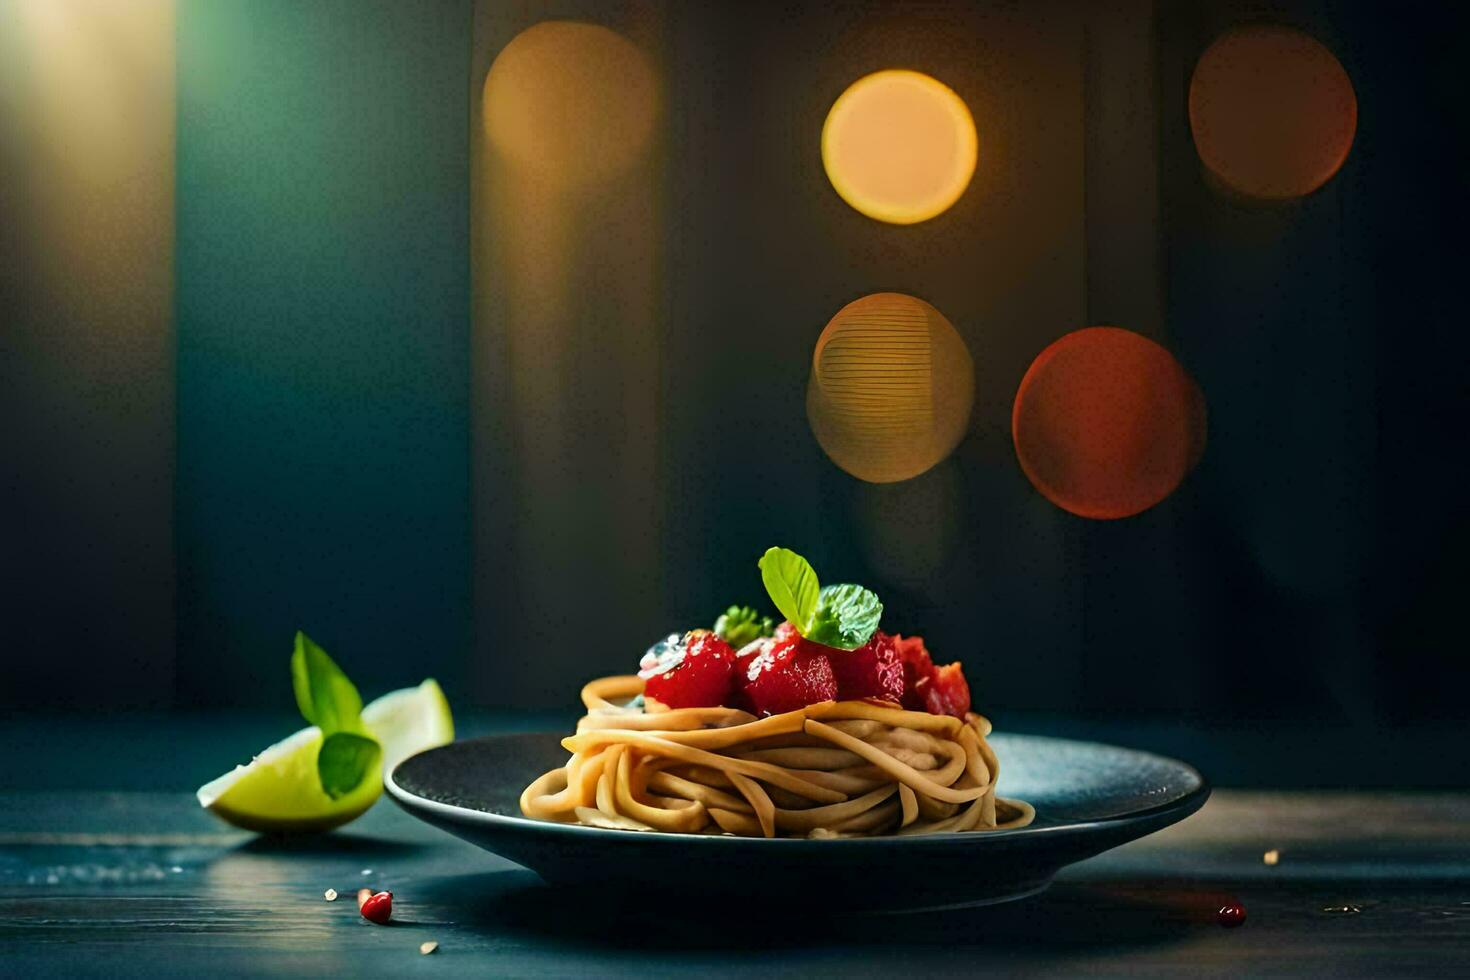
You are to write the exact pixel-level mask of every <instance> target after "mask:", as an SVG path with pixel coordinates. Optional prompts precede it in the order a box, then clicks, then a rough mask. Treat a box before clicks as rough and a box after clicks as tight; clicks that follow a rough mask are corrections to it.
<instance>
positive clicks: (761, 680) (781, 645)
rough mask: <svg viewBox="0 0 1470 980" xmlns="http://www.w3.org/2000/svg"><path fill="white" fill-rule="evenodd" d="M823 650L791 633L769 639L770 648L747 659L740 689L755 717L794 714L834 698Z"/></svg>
mask: <svg viewBox="0 0 1470 980" xmlns="http://www.w3.org/2000/svg"><path fill="white" fill-rule="evenodd" d="M822 649H823V648H821V647H817V646H815V645H808V644H805V643H803V642H802V639H801V637H799V636H797V635H796V632H795V631H794V630H792V631H789V632H787V633H785V634H784V635H778V636H777V637H772V639H771V642H770V643H769V645H763V649H762V650H761V652H760V653H759V654H757V655H756V656H754V657H750V658H746V661H745V669H744V671H743V673H742V675H741V678H740V688H741V691H742V693H743V695H744V698H745V699H746V703H747V704H748V705H749V707H748V709H747V710H750V711H751V712H753V713H754V714H757V715H762V716H764V715H778V714H782V713H784V712H787V711H796V710H797V709H798V708H805V707H806V706H807V705H809V704H816V703H818V702H820V701H833V700H836V698H837V679H836V677H835V676H833V673H832V662H831V661H830V660H829V659H828V658H827V655H826V654H825V653H822V652H821V650H822Z"/></svg>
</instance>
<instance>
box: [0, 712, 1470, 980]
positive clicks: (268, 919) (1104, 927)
mask: <svg viewBox="0 0 1470 980" xmlns="http://www.w3.org/2000/svg"><path fill="white" fill-rule="evenodd" d="M53 724H59V723H53ZM128 724H129V725H131V726H132V727H131V728H128V730H127V731H125V732H120V733H118V735H119V737H118V738H116V739H114V741H115V742H116V747H114V748H112V749H104V748H101V747H100V746H101V743H100V742H99V741H98V739H97V738H96V737H95V733H92V732H90V731H85V732H78V731H76V730H72V732H71V734H70V735H68V733H67V732H66V731H63V730H60V729H55V728H53V729H51V730H49V731H43V732H41V733H39V734H36V733H35V732H34V729H33V727H27V728H25V729H24V732H25V733H29V734H24V733H22V730H21V729H20V727H19V726H18V725H17V724H16V723H14V722H12V723H9V724H8V725H6V726H0V733H3V734H4V735H5V736H6V741H5V744H6V746H7V749H8V750H9V751H10V753H11V756H10V758H9V759H8V760H7V761H5V762H4V763H3V764H0V776H3V777H4V778H3V779H0V787H3V788H0V976H16V977H21V976H24V977H75V976H93V975H105V976H138V977H143V976H147V977H156V976H202V975H208V976H215V977H219V976H234V975H260V974H269V975H271V976H303V977H307V976H310V977H321V976H333V975H364V974H368V972H369V971H375V972H377V973H382V972H383V971H392V975H400V974H408V973H411V974H413V975H428V974H429V973H437V974H440V975H443V976H463V975H471V974H473V975H483V976H517V977H529V976H563V975H579V976H600V977H601V976H617V975H628V976H634V975H646V974H648V973H650V972H653V973H656V974H658V975H671V974H683V973H689V974H696V973H697V974H702V975H706V976H717V975H726V974H729V975H763V976H768V975H776V974H782V973H796V972H800V973H801V974H803V975H834V976H923V975H933V974H973V973H975V972H977V971H980V970H984V971H999V972H1001V973H1018V972H1024V973H1027V974H1032V975H1056V976H1068V977H1071V976H1078V975H1131V976H1138V975H1157V976H1178V975H1183V974H1187V973H1202V974H1204V975H1231V976H1248V975H1258V974H1261V973H1271V974H1281V973H1297V974H1305V975H1332V976H1336V977H1350V976H1365V977H1367V976H1373V977H1378V976H1404V975H1414V974H1424V975H1451V974H1454V973H1456V972H1459V971H1462V970H1463V969H1464V966H1465V964H1466V963H1470V794H1462V793H1413V794H1403V793H1342V792H1325V791H1324V792H1310V793H1309V792H1261V791H1239V790H1230V789H1221V790H1217V792H1216V793H1215V795H1214V797H1213V798H1212V799H1211V800H1210V802H1209V803H1208V804H1207V805H1206V807H1205V809H1204V810H1202V811H1201V812H1200V813H1199V814H1198V815H1196V816H1194V817H1192V818H1190V819H1189V820H1186V821H1185V822H1184V823H1182V824H1180V825H1178V826H1176V827H1173V828H1170V829H1169V830H1167V831H1164V832H1162V833H1160V834H1157V835H1155V836H1153V837H1150V838H1146V839H1145V840H1142V841H1139V842H1137V843H1135V844H1132V845H1129V846H1126V847H1123V848H1120V849H1119V850H1116V851H1113V852H1111V853H1109V854H1106V855H1103V856H1102V857H1100V858H1096V859H1094V860H1092V861H1089V862H1086V863H1084V864H1081V865H1078V866H1076V867H1074V868H1072V869H1069V870H1068V871H1066V872H1064V873H1063V875H1062V876H1061V877H1060V878H1059V879H1058V880H1057V883H1056V884H1055V885H1054V886H1053V887H1052V888H1051V889H1050V890H1049V891H1047V892H1045V893H1043V894H1042V895H1040V896H1038V897H1036V898H1033V899H1030V900H1027V901H1024V902H1018V903H1014V904H1011V905H1002V906H994V907H990V908H981V909H971V910H962V911H954V912H944V913H928V914H918V915H902V916H880V917H860V916H859V917H847V918H838V919H827V918H823V917H821V916H820V915H819V914H817V913H815V912H814V915H813V916H812V917H811V918H807V919H803V920H802V921H799V922H793V921H785V922H782V921H767V920H764V919H762V918H761V917H760V915H759V912H758V910H754V911H753V912H752V914H751V915H750V916H749V917H748V918H746V919H744V920H742V922H740V923H738V924H732V922H731V921H729V919H728V918H725V917H710V916H700V915H698V914H697V912H696V913H694V914H686V913H681V911H680V910H679V909H676V908H665V907H661V906H659V904H658V901H657V897H656V896H646V897H638V896H628V897H627V900H626V901H622V900H620V901H618V902H613V903H609V902H607V901H602V902H599V903H597V904H596V905H595V907H589V906H586V905H581V906H579V905H578V902H577V897H576V896H575V895H571V896H569V895H567V894H565V893H558V892H554V891H552V890H550V889H548V888H547V887H546V886H544V885H542V884H541V883H540V882H539V880H538V879H536V878H535V876H534V875H532V874H530V873H529V872H526V871H523V870H521V869H519V868H517V867H516V866H515V865H513V864H510V863H509V862H506V861H502V860H500V859H498V858H495V857H493V856H491V855H489V854H486V853H485V852H482V851H480V850H478V849H476V848H473V847H471V846H470V845H468V844H463V843H461V842H459V841H457V840H455V839H454V838H452V837H449V836H448V835H445V834H442V833H440V832H438V831H435V830H433V829H431V828H429V827H427V826H425V825H423V824H421V823H418V822H417V821H415V820H413V819H411V818H409V817H408V816H407V815H406V814H404V813H402V812H400V811H398V810H397V809H396V808H395V807H393V806H392V805H391V804H390V803H387V802H384V803H380V804H379V805H378V806H376V807H374V808H373V809H372V810H371V811H370V812H369V813H368V814H367V815H366V816H365V817H364V818H363V819H361V820H360V821H358V822H357V823H354V824H352V825H350V826H349V827H347V828H345V829H344V830H343V831H339V832H337V833H334V834H331V835H327V836H324V837H319V838H308V839H302V840H294V841H291V840H288V841H284V842H282V841H272V840H266V839H260V838H255V837H252V836H251V835H249V834H245V833H242V832H239V831H236V830H234V829H232V828H230V827H227V826H225V825H223V824H220V823H218V822H216V821H215V820H214V819H213V818H212V817H211V816H210V815H209V814H207V813H205V812H203V811H201V810H200V809H199V808H198V806H197V804H196V803H195V801H194V799H193V794H192V793H191V792H188V790H187V789H186V788H184V787H187V786H188V785H189V784H190V780H191V779H193V776H194V775H195V774H194V773H193V772H192V771H191V770H192V768H193V767H200V768H201V770H202V772H203V773H205V774H206V775H207V774H208V773H210V772H211V771H212V770H213V769H217V768H219V762H221V761H222V760H223V761H229V760H230V759H231V753H232V752H233V751H235V747H236V746H237V745H238V744H246V745H249V744H253V742H252V741H251V739H255V740H256V741H258V738H256V736H254V735H253V734H252V733H249V732H245V733H242V731H241V730H242V729H248V728H249V727H250V724H251V723H250V722H247V721H238V722H234V723H223V724H221V723H213V724H210V725H208V726H206V725H202V724H197V725H194V726H193V727H190V726H189V724H187V723H184V722H178V721H167V720H162V719H159V720H153V721H135V722H131V723H128ZM261 724H262V725H264V724H265V723H264V722H262V723H261ZM524 724H527V723H524V722H523V723H521V725H520V727H523V726H524ZM529 724H532V725H533V726H534V727H537V728H541V727H546V728H555V727H557V725H558V724H564V722H562V721H560V720H557V721H547V722H545V723H542V722H540V721H535V722H530V723H529ZM232 725H233V727H232ZM465 727H466V728H467V729H468V731H467V732H466V733H467V734H478V733H480V732H483V731H489V730H505V723H504V722H503V721H496V720H488V721H487V720H481V721H479V722H478V723H475V722H471V723H470V724H468V725H467V726H465ZM82 744H90V745H93V746H94V751H95V752H100V753H102V755H103V760H102V761H104V762H107V763H108V764H107V765H105V766H100V767H98V768H96V769H95V770H90V769H77V768H70V769H69V768H67V766H73V767H74V766H75V763H76V759H77V758H78V753H79V747H80V746H81V745H82ZM47 745H49V746H51V747H50V748H47V747H46V746H47ZM109 751H110V752H112V753H113V754H112V755H111V756H108V755H107V753H108V752H109ZM47 753H51V755H49V756H48V754H47ZM17 754H19V755H22V756H24V757H25V758H26V762H25V764H24V765H22V764H21V762H20V761H19V760H18V756H17ZM148 758H152V759H153V760H154V763H153V765H154V767H155V768H154V770H152V771H144V770H145V769H146V768H147V762H146V760H147V759H148ZM93 761H94V762H96V761H97V759H96V757H95V756H94V757H93ZM48 766H49V767H50V768H48ZM120 767H121V768H120ZM165 772H173V773H176V775H175V776H174V777H172V778H173V779H174V784H173V785H172V786H169V785H168V778H169V777H167V776H166V775H164V774H163V773H165ZM28 773H29V775H27V774H28ZM68 783H69V784H71V785H72V786H74V787H76V788H65V787H66V784H68ZM155 783H156V784H159V785H160V786H161V787H168V788H159V789H149V788H147V786H148V785H151V784H155ZM25 786H31V787H34V788H31V789H25V788H21V787H25ZM88 786H92V787H94V788H87V787H88ZM119 786H126V787H129V788H128V789H126V790H124V791H118V790H117V788H116V787H119ZM1269 851H1275V852H1276V854H1275V857H1274V863H1271V862H1270V859H1268V858H1267V857H1266V854H1267V852H1269ZM874 871H875V874H881V872H882V869H881V868H879V869H874ZM364 888H365V889H369V890H370V892H371V893H373V894H376V893H379V892H391V893H392V896H393V897H392V907H391V918H388V919H387V924H385V925H379V924H375V923H374V922H372V921H369V920H368V919H367V918H365V917H364V915H363V914H362V913H361V912H360V911H359V908H358V902H357V901H356V900H355V896H356V895H357V894H358V892H359V890H361V889H364ZM329 890H330V891H329ZM329 895H334V896H335V897H334V898H333V899H332V900H328V896H329Z"/></svg>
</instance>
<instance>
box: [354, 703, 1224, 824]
mask: <svg viewBox="0 0 1470 980" xmlns="http://www.w3.org/2000/svg"><path fill="white" fill-rule="evenodd" d="M1005 734H1007V735H1009V736H1015V737H1020V738H1028V739H1045V740H1047V741H1051V742H1063V743H1067V744H1069V745H1085V746H1090V747H1094V748H1102V749H1108V750H1111V751H1115V752H1118V751H1121V752H1127V753H1130V754H1132V755H1138V756H1146V757H1149V758H1152V759H1157V760H1159V761H1161V762H1164V763H1167V764H1169V765H1173V766H1177V767H1179V768H1181V769H1184V770H1186V771H1188V772H1189V773H1190V774H1191V775H1193V777H1194V778H1195V780H1197V781H1198V785H1197V786H1195V787H1194V788H1193V789H1191V790H1190V791H1189V792H1187V793H1185V794H1184V795H1183V796H1180V797H1178V798H1177V799H1173V800H1168V801H1165V802H1163V803H1156V804H1154V805H1153V806H1149V807H1144V808H1143V809H1141V810H1134V811H1130V812H1128V813H1120V814H1116V815H1113V816H1108V817H1097V818H1095V819H1091V820H1073V821H1068V822H1065V823H1056V824H1045V825H1042V826H1036V825H1035V824H1032V825H1030V826H1026V827H1014V828H1011V829H1009V830H990V831H985V832H982V833H976V832H974V831H940V832H938V833H933V834H917V835H911V836H907V837H899V836H896V835H894V834H885V835H881V836H876V837H839V838H834V839H831V840H820V841H814V840H813V839H812V838H809V837H770V838H766V837H740V836H736V835H733V834H675V833H668V832H665V831H657V830H654V831H627V830H610V829H607V828H604V827H588V826H584V825H582V824H573V823H557V822H554V821H551V820H537V819H535V818H533V817H527V816H511V815H508V814H504V813H492V812H490V811H489V810H476V809H473V808H471V807H466V806H458V805H456V804H452V803H441V802H440V801H438V800H431V799H429V798H428V797H424V796H419V795H418V794H417V793H413V792H410V791H409V790H407V789H404V788H403V787H402V786H399V785H398V781H397V779H396V778H395V777H396V776H397V775H398V770H399V769H400V768H401V767H402V766H403V765H405V764H406V763H407V762H409V760H411V759H416V758H418V757H419V756H424V755H429V754H431V753H434V752H439V751H443V750H445V749H452V748H454V747H455V746H465V745H470V744H473V743H475V742H489V741H494V740H498V739H510V738H528V737H531V738H534V737H537V736H539V737H543V738H557V739H558V740H559V739H562V738H565V737H567V736H566V735H565V734H563V733H560V732H550V731H531V732H505V733H501V734H498V735H497V734H491V735H478V736H476V737H474V738H467V739H458V740H456V741H453V742H450V743H448V744H446V745H439V746H435V747H434V748H431V749H425V750H424V751H422V752H416V753H414V754H413V755H411V756H408V757H407V758H405V759H402V760H400V761H399V762H398V764H397V765H395V766H394V767H393V770H392V771H391V772H389V773H387V774H386V775H385V776H384V777H383V787H384V788H385V789H386V790H387V791H388V795H389V796H390V797H392V798H393V802H394V803H396V804H397V805H398V806H399V807H400V808H401V809H403V810H405V811H407V812H408V813H409V814H411V815H413V816H416V817H417V816H421V814H420V813H419V812H415V811H418V810H422V811H426V812H428V813H432V814H435V815H438V816H441V817H443V818H444V819H445V820H446V822H449V823H458V824H464V823H466V822H467V821H468V822H470V823H477V824H482V825H483V824H489V825H491V826H495V827H500V828H503V829H506V830H509V831H516V832H526V831H529V832H533V833H545V834H551V835H568V834H570V835H572V837H573V838H574V839H576V838H589V837H590V839H591V840H599V839H600V840H609V841H613V840H616V841H623V842H631V841H640V842H641V841H659V840H662V841H666V842H668V843H670V844H672V843H675V842H683V843H692V842H694V841H724V842H726V843H725V844H721V845H705V844H698V845H695V846H701V847H703V846H748V845H749V844H751V843H752V842H755V841H759V842H760V845H759V846H763V847H772V846H788V847H789V846H792V845H800V846H810V845H813V844H817V845H819V846H822V847H833V846H839V847H881V846H893V845H895V844H897V845H909V846H912V845H914V844H915V843H919V842H923V843H925V844H951V845H952V844H955V843H958V842H970V843H976V842H979V841H995V840H1015V839H1017V838H1028V839H1036V838H1038V837H1042V836H1046V837H1053V836H1070V835H1073V834H1092V833H1096V832H1099V831H1103V830H1107V829H1109V828H1113V827H1121V826H1126V825H1128V824H1134V823H1139V822H1142V821H1147V820H1148V819H1150V818H1151V817H1156V816H1160V815H1162V814H1170V815H1172V814H1175V813H1178V814H1179V818H1178V819H1179V820H1183V819H1185V818H1187V817H1189V816H1191V815H1193V814H1194V813H1195V812H1197V811H1198V810H1199V809H1200V807H1202V806H1204V804H1205V802H1206V801H1207V800H1208V799H1209V798H1210V794H1211V792H1212V791H1213V787H1212V786H1211V785H1210V781H1209V780H1208V779H1206V778H1205V776H1204V774H1203V773H1201V772H1200V771H1199V770H1198V769H1197V768H1195V767H1194V766H1192V765H1190V764H1189V763H1187V762H1184V761H1182V760H1180V759H1176V758H1173V757H1172V756H1167V755H1162V754H1160V753H1157V752H1150V751H1148V750H1146V749H1130V748H1128V747H1127V746H1122V745H1113V744H1111V743H1108V742H1095V741H1091V740H1088V739H1074V738H1061V737H1059V736H1054V735H1032V734H1026V733H1021V732H1008V733H1005ZM1173 822H1177V821H1171V823H1173ZM653 846H664V845H653Z"/></svg>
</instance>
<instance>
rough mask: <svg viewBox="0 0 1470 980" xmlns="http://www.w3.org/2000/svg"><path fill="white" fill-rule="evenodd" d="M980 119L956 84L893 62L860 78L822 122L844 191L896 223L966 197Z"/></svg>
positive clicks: (831, 172) (827, 156)
mask: <svg viewBox="0 0 1470 980" xmlns="http://www.w3.org/2000/svg"><path fill="white" fill-rule="evenodd" d="M976 145H977V140H976V137H975V121H974V120H973V119H972V118H970V110H969V109H968V108H966V106H965V103H964V100H963V99H961V98H960V97H959V96H958V95H956V94H955V93H954V91H953V90H952V89H950V88H949V86H947V85H945V84H944V83H943V82H940V81H938V80H937V79H934V78H931V77H929V76H928V75H924V74H921V73H919V72H916V71H902V70H896V69H891V70H888V71H880V72H875V73H873V74H871V75H868V76H866V77H864V78H860V79H858V80H857V81H856V82H853V83H852V85H850V86H848V88H847V91H845V92H843V93H842V94H841V95H840V96H838V98H837V101H836V102H834V103H832V109H831V111H830V112H828V113H827V122H826V124H825V125H824V126H823V127H822V165H823V166H824V167H826V168H827V177H828V179H829V180H831V181H832V186H833V187H835V188H836V189H837V193H838V194H841V195H842V199H843V200H844V201H846V202H847V203H848V204H851V205H852V206H853V207H854V208H856V209H857V210H859V211H861V212H862V213H863V214H865V215H867V216H868V217H870V218H877V219H878V220H879V221H887V222H890V223H892V224H896V225H909V224H914V223H915V222H919V221H925V220H927V219H929V218H932V217H934V216H935V215H937V214H940V213H941V212H943V211H945V210H946V209H947V208H949V206H950V205H952V204H954V202H955V201H957V200H958V199H959V196H960V195H961V194H963V193H964V192H965V188H966V187H967V186H969V183H970V178H971V177H972V176H974V173H975V156H976Z"/></svg>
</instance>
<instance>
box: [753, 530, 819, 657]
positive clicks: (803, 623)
mask: <svg viewBox="0 0 1470 980" xmlns="http://www.w3.org/2000/svg"><path fill="white" fill-rule="evenodd" d="M760 570H761V581H762V582H763V583H765V586H766V594H767V595H769V596H770V597H771V602H773V603H775V605H776V608H777V609H779V610H780V611H781V615H783V616H785V617H786V618H787V619H789V620H791V623H792V625H794V626H795V627H796V629H797V632H799V633H801V635H803V636H805V635H806V628H807V626H809V625H810V624H811V620H812V615H813V614H814V613H815V612H816V611H817V596H818V593H819V592H820V591H821V584H820V583H819V582H818V581H817V573H816V570H815V569H813V568H812V566H811V565H810V564H809V563H808V562H807V560H806V559H805V558H803V557H801V556H800V555H798V554H797V553H796V552H794V551H792V550H790V549H789V548H767V549H766V553H765V554H764V555H762V556H761V560H760Z"/></svg>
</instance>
